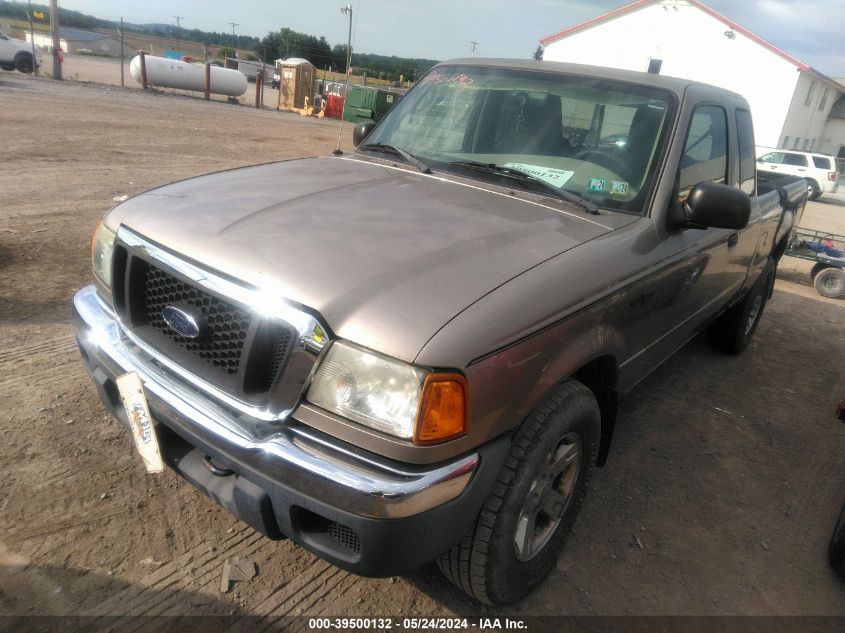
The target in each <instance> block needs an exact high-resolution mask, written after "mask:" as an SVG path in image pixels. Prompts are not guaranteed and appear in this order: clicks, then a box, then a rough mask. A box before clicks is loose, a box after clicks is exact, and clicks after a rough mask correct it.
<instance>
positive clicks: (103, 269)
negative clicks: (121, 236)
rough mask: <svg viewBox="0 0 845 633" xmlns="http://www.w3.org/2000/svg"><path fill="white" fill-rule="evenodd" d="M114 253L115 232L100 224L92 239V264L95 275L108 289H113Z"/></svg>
mask: <svg viewBox="0 0 845 633" xmlns="http://www.w3.org/2000/svg"><path fill="white" fill-rule="evenodd" d="M113 252H114V231H112V230H111V229H110V228H108V227H107V226H106V225H105V224H103V223H102V222H100V224H98V225H97V229H96V230H95V231H94V236H93V237H92V238H91V263H92V266H93V268H94V275H96V277H97V279H99V280H100V281H101V282H102V283H103V285H104V286H106V288H111V260H112V253H113Z"/></svg>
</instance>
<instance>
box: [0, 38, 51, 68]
mask: <svg viewBox="0 0 845 633" xmlns="http://www.w3.org/2000/svg"><path fill="white" fill-rule="evenodd" d="M39 66H41V54H40V53H38V51H36V52H35V59H34V60H33V59H32V45H31V44H27V43H26V42H24V41H23V40H16V39H13V38H11V37H8V36H7V35H4V34H3V33H0V68H2V69H3V70H15V69H17V70H19V71H20V72H22V73H31V72H32V71H33V70H35V69H36V68H38V67H39Z"/></svg>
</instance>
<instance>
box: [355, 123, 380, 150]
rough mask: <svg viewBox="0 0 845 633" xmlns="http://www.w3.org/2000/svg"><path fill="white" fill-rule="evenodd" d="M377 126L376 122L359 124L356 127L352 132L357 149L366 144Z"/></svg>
mask: <svg viewBox="0 0 845 633" xmlns="http://www.w3.org/2000/svg"><path fill="white" fill-rule="evenodd" d="M375 126H376V122H375V121H364V122H363V123H359V124H358V125H356V126H355V127H354V128H353V130H352V142H353V143H354V144H355V147H358V146H359V145H360V144H361V143H363V142H364V139H366V138H367V137H368V136H369V135H370V132H372V131H373V128H374V127H375Z"/></svg>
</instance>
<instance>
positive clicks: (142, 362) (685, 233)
mask: <svg viewBox="0 0 845 633" xmlns="http://www.w3.org/2000/svg"><path fill="white" fill-rule="evenodd" d="M354 136H355V141H356V144H357V149H356V151H355V152H353V153H351V154H347V155H342V156H325V157H318V158H308V159H303V160H291V161H283V162H277V163H270V164H265V165H257V166H253V167H245V168H241V169H234V170H231V171H225V172H220V173H215V174H209V175H205V176H200V177H197V178H191V179H189V180H184V181H181V182H177V183H173V184H170V185H167V186H164V187H160V188H157V189H153V190H150V191H147V192H145V193H142V194H140V195H138V196H135V197H134V198H131V199H129V200H127V201H125V202H123V203H121V204H119V205H118V206H116V207H115V208H114V209H112V210H111V211H110V212H109V213H108V214H106V216H105V218H104V219H103V222H102V223H101V224H100V226H99V227H98V228H97V230H96V233H95V235H94V240H93V244H92V252H93V268H94V283H93V285H91V286H89V287H87V288H84V289H83V290H81V291H80V292H79V293H78V294H77V295H76V297H75V300H74V311H75V322H76V330H77V337H78V341H79V346H80V350H81V352H82V357H83V359H84V361H85V365H86V367H87V369H88V371H89V373H90V375H91V378H92V379H93V381H94V383H95V384H96V386H97V389H98V390H99V393H100V396H101V398H102V400H103V403H104V404H105V406H106V407H107V408H108V409H109V410H110V411H111V412H112V413H113V414H114V415H115V417H116V418H117V419H118V420H120V421H122V422H123V423H124V424H127V425H129V424H130V421H129V417H128V416H127V413H126V410H127V408H129V410H130V411H132V412H136V411H141V410H142V409H143V405H144V404H146V405H147V406H148V410H149V413H150V416H151V419H150V420H147V421H146V423H145V424H146V426H144V427H143V428H142V429H141V431H140V432H139V431H138V429H137V428H136V429H135V430H136V435H137V436H138V438H139V440H138V441H139V442H141V443H144V442H153V441H155V442H156V443H157V446H158V449H157V450H158V451H160V455H161V458H162V460H163V462H164V463H165V464H166V465H168V466H170V467H172V468H173V469H174V470H175V471H176V472H178V473H179V474H180V475H182V476H183V477H184V478H185V479H186V480H188V481H189V482H190V483H191V484H193V485H194V486H196V487H197V488H199V489H200V490H201V491H202V492H204V493H205V494H207V495H209V496H210V497H211V498H213V499H214V500H215V501H217V502H218V503H220V504H221V505H223V506H225V507H226V508H227V509H229V510H230V511H231V512H232V513H234V514H235V515H236V516H237V517H239V518H240V519H242V520H243V521H245V522H246V523H248V524H249V525H251V526H253V527H254V528H255V529H257V530H259V531H261V532H262V533H264V534H265V535H267V536H268V537H270V538H275V539H279V538H284V537H287V538H290V539H292V540H293V541H295V542H296V543H297V544H299V545H300V546H302V547H303V548H306V549H308V550H310V551H312V552H314V553H316V554H317V555H318V556H321V557H322V558H324V559H326V560H328V561H331V562H332V563H334V564H335V565H338V566H340V567H343V568H345V569H349V570H352V571H354V572H356V573H359V574H363V575H375V576H378V575H382V576H383V575H394V574H398V573H402V572H405V571H408V570H410V569H413V568H416V567H419V566H421V565H423V564H425V563H427V562H429V561H432V560H435V559H436V560H438V561H439V564H440V568H441V569H442V570H443V572H444V573H445V574H446V575H447V576H448V577H449V578H450V579H451V580H452V581H453V582H454V583H455V584H456V585H458V586H459V587H460V588H461V589H463V590H464V591H466V592H467V593H468V594H470V595H472V596H474V597H475V598H476V599H478V600H481V601H485V602H490V603H505V602H509V601H513V600H516V599H519V598H520V597H522V596H524V595H526V594H527V593H528V592H529V591H530V590H531V589H532V588H533V587H535V586H536V585H537V584H538V583H540V582H542V580H543V578H544V577H545V576H546V575H547V574H548V572H549V570H551V569H552V568H553V567H554V565H555V562H556V559H557V558H558V556H559V555H560V554H561V551H562V550H563V547H564V542H565V539H566V535H567V532H568V531H569V529H570V528H571V527H572V525H573V522H574V520H575V517H576V514H577V513H578V510H579V508H580V506H581V503H582V501H583V499H584V496H585V494H586V492H587V489H588V482H589V480H590V475H591V472H592V471H593V468H594V467H596V466H598V465H602V464H604V462H605V458H606V456H607V452H608V449H609V447H610V444H611V439H612V437H613V429H614V425H615V423H616V409H617V402H618V399H619V398H620V397H621V396H622V395H623V394H625V392H627V391H629V390H630V389H632V388H633V387H634V386H635V385H636V384H637V383H638V382H639V381H640V380H642V378H643V377H645V376H646V375H647V374H648V373H649V372H651V371H652V370H653V369H654V368H655V367H657V366H658V365H659V364H660V363H661V362H662V361H663V360H664V359H666V358H667V357H668V356H670V355H671V354H672V353H674V352H675V351H676V350H677V349H678V348H679V347H681V346H683V345H684V344H685V343H686V342H687V341H689V340H690V338H692V337H693V336H695V335H696V334H697V333H699V332H701V331H702V330H705V329H706V330H707V331H708V332H709V336H710V338H711V340H712V342H713V343H714V345H716V346H717V347H718V348H720V349H722V350H724V351H725V352H728V353H738V352H740V351H742V350H743V349H744V348H745V347H746V346H747V344H748V342H749V340H750V339H751V337H752V335H753V334H754V330H755V328H756V326H757V324H758V322H759V320H760V318H761V315H762V313H763V309H764V307H765V305H766V300H767V299H768V298H769V296H770V294H771V292H772V286H773V281H774V273H775V268H776V266H777V262H778V259H779V258H780V256H781V255H782V253H783V251H784V249H785V248H786V245H787V241H788V237H789V233H790V230H791V227H792V225H793V221H794V217H795V214H796V213H797V212H798V211H799V210H800V209H801V208H803V205H804V203H805V199H806V196H807V186H806V183H805V182H804V181H803V180H800V179H790V178H788V177H787V178H785V179H783V180H782V181H776V182H768V183H765V184H764V183H762V182H761V183H760V184H759V185H758V182H757V178H756V173H755V167H756V162H755V156H754V133H753V129H752V123H751V115H750V113H749V109H748V104H747V103H746V101H745V100H744V99H743V98H742V97H740V96H739V95H737V94H733V93H730V92H726V91H724V90H721V89H717V88H714V87H712V86H706V85H702V84H697V83H692V82H689V81H684V80H680V79H673V78H668V77H660V76H655V75H648V74H640V73H633V72H623V71H615V70H608V69H600V68H592V67H584V66H575V65H567V64H558V63H552V62H542V61H537V62H535V61H511V60H481V59H474V60H458V61H453V62H447V63H443V64H440V65H438V66H436V67H435V68H433V69H432V70H431V71H430V72H429V73H428V74H427V75H425V76H424V77H423V78H422V79H421V80H420V81H419V82H418V83H417V85H416V86H415V87H414V88H413V89H412V90H411V91H410V92H409V93H408V94H407V96H406V97H405V98H404V99H403V100H402V101H401V102H399V104H398V105H397V106H396V107H395V108H394V109H393V110H392V111H391V112H390V113H389V114H388V115H387V116H386V117H385V118H384V119H383V120H382V121H381V122H379V123H378V124H373V123H365V124H361V125H359V126H358V127H357V128H356V129H355V133H354ZM268 183H273V184H272V185H271V184H268ZM123 375H130V376H131V375H134V376H136V377H137V378H138V379H140V384H142V385H143V388H142V389H139V390H138V393H143V396H144V398H143V400H144V401H145V402H137V401H133V404H132V406H131V407H129V406H128V405H129V402H128V401H127V396H126V395H125V394H124V396H123V397H121V392H120V390H119V389H118V387H117V383H116V381H117V379H118V377H120V376H123ZM136 384H137V383H136ZM132 407H135V408H134V409H133V408H132ZM137 418H138V416H136V415H134V413H133V423H136V422H137V421H138V420H137ZM142 421H143V420H142ZM610 467H611V468H612V466H610ZM173 511H174V512H178V508H176V507H174V509H173Z"/></svg>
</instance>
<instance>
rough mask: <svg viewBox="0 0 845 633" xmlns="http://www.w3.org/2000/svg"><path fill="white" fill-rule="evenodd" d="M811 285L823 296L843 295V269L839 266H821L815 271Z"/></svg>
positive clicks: (834, 297)
mask: <svg viewBox="0 0 845 633" xmlns="http://www.w3.org/2000/svg"><path fill="white" fill-rule="evenodd" d="M813 286H815V288H816V292H818V293H819V294H820V295H821V296H823V297H828V298H830V299H836V298H838V297H841V296H843V295H845V270H842V269H841V268H833V267H829V268H823V269H821V270H820V271H819V272H817V273H816V276H815V278H814V279H813Z"/></svg>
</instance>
